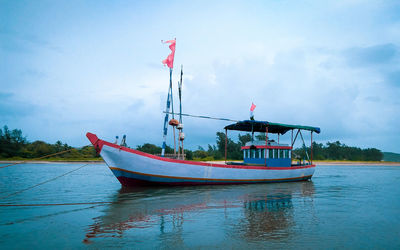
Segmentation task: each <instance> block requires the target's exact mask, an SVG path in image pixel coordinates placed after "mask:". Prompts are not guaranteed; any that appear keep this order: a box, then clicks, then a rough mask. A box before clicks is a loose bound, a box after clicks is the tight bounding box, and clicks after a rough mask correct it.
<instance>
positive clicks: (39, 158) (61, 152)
mask: <svg viewBox="0 0 400 250" xmlns="http://www.w3.org/2000/svg"><path fill="white" fill-rule="evenodd" d="M91 145H92V144H89V145H86V146H83V147H82V148H84V147H88V146H91ZM74 149H75V148H71V149H68V150H64V151H60V152H57V153H54V154H49V155H45V156H41V157H37V158H32V159H29V161H35V160H41V159H44V158H47V157H50V156H55V155H60V154H64V153H67V152H69V151H72V150H74ZM29 161H21V162H15V163H11V164H8V165H5V166H0V169H1V168H7V167H11V166H15V165H18V164H24V163H27V162H29Z"/></svg>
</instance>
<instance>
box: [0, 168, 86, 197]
mask: <svg viewBox="0 0 400 250" xmlns="http://www.w3.org/2000/svg"><path fill="white" fill-rule="evenodd" d="M88 165H89V164H85V165H82V166H80V167H78V168H76V169H74V170H71V171H69V172H66V173H64V174H62V175H59V176H56V177H53V178H51V179H49V180H46V181H43V182H40V183H38V184H36V185H33V186H30V187H28V188H25V189H22V190H19V191H16V192H14V193H11V194H8V195H5V196H2V197H0V200H3V199H5V198H9V197H11V196H15V195H17V194H20V193H22V192H25V191H28V190H31V189H33V188H35V187H38V186H41V185H43V184H46V183H48V182H51V181H54V180H56V179H58V178H60V177H63V176H66V175H68V174H70V173H72V172H75V171H78V170H79V169H81V168H83V167H86V166H88Z"/></svg>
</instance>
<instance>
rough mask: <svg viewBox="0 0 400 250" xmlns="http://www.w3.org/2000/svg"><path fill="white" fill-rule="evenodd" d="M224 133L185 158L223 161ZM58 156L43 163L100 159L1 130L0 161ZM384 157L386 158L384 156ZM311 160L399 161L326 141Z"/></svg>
mask: <svg viewBox="0 0 400 250" xmlns="http://www.w3.org/2000/svg"><path fill="white" fill-rule="evenodd" d="M255 137H256V139H257V140H261V141H263V140H265V134H259V135H256V136H255ZM225 140H226V138H225V133H221V132H217V133H216V144H215V145H210V144H209V145H208V147H207V149H204V148H202V147H199V148H198V149H197V150H194V151H192V150H185V154H186V159H188V160H202V161H211V160H223V159H224V158H225ZM249 141H251V135H250V134H244V135H240V134H239V135H238V141H236V142H235V141H233V140H232V139H231V138H229V137H228V138H227V152H228V159H229V160H242V159H243V153H242V151H241V150H240V149H241V147H242V146H244V145H245V144H246V142H249ZM136 149H138V150H140V151H143V152H146V153H150V154H160V153H161V147H159V146H156V145H154V144H150V143H145V144H143V145H140V146H137V147H136ZM66 150H68V152H66V153H62V154H59V155H55V156H52V158H47V159H46V160H55V161H56V160H60V161H62V160H68V161H69V160H72V161H74V160H75V161H77V160H101V158H100V157H99V156H98V155H96V151H95V150H94V148H93V146H86V147H83V148H73V147H71V146H68V145H67V144H66V143H64V144H63V143H62V142H61V141H57V142H56V143H55V144H49V143H46V142H43V141H34V142H28V141H27V140H26V137H23V136H22V131H21V130H19V129H14V130H9V129H8V127H7V126H4V127H3V129H0V159H8V160H10V159H11V160H22V159H35V158H39V157H42V156H46V155H51V154H55V153H58V152H62V151H66ZM306 150H307V152H308V154H310V148H309V147H303V148H297V149H295V150H293V156H294V158H300V159H305V158H306V153H305V152H306ZM165 152H166V154H172V153H173V148H171V147H169V146H167V148H166V150H165ZM384 155H385V157H384ZM313 159H314V160H338V161H346V160H347V161H381V160H382V159H385V160H387V161H400V154H394V153H384V154H383V153H382V152H381V151H380V150H378V149H376V148H367V149H361V148H357V147H350V146H347V145H345V144H341V143H340V142H339V141H337V142H327V143H326V145H323V144H322V143H316V142H314V143H313Z"/></svg>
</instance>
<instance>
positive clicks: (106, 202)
mask: <svg viewBox="0 0 400 250" xmlns="http://www.w3.org/2000/svg"><path fill="white" fill-rule="evenodd" d="M112 203H114V202H111V201H94V202H73V203H48V204H46V203H43V204H0V207H37V206H76V205H99V204H100V205H101V204H112Z"/></svg>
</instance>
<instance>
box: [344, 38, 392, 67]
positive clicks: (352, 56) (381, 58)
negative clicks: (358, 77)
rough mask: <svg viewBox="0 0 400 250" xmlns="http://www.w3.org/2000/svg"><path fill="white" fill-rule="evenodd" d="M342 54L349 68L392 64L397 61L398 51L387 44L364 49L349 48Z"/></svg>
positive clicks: (390, 44)
mask: <svg viewBox="0 0 400 250" xmlns="http://www.w3.org/2000/svg"><path fill="white" fill-rule="evenodd" d="M344 53H345V56H346V57H347V60H348V63H349V65H350V66H352V67H366V66H379V65H382V64H390V63H393V62H394V61H395V59H398V56H399V49H398V47H397V46H396V45H394V44H392V43H389V44H380V45H374V46H370V47H365V48H362V47H355V48H350V49H347V50H345V52H344Z"/></svg>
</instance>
